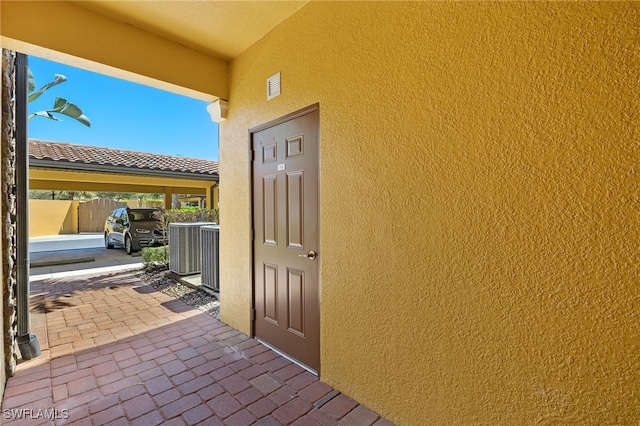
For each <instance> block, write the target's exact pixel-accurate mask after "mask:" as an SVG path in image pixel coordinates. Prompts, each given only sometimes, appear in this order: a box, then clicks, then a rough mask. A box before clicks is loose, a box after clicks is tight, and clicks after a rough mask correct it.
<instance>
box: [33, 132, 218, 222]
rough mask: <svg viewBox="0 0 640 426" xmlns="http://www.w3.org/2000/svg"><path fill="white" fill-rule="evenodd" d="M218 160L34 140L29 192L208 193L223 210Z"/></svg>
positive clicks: (168, 197)
mask: <svg viewBox="0 0 640 426" xmlns="http://www.w3.org/2000/svg"><path fill="white" fill-rule="evenodd" d="M218 179H219V176H218V162H216V161H211V160H199V159H193V158H185V157H176V156H170V155H160V154H152V153H146V152H136V151H126V150H120V149H112V148H103V147H95V146H85V145H75V144H70V143H64V142H53V141H43V140H36V139H31V140H29V189H40V190H66V191H101V192H139V193H149V194H158V193H159V194H164V200H165V201H164V202H165V208H171V199H172V196H173V195H174V194H190V195H204V196H205V197H206V208H208V209H210V208H215V207H217V206H218Z"/></svg>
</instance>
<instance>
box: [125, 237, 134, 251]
mask: <svg viewBox="0 0 640 426" xmlns="http://www.w3.org/2000/svg"><path fill="white" fill-rule="evenodd" d="M124 249H125V250H126V252H127V254H132V253H133V244H132V243H131V237H130V236H128V235H127V236H126V237H124Z"/></svg>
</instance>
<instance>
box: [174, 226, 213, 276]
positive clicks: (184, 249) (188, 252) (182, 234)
mask: <svg viewBox="0 0 640 426" xmlns="http://www.w3.org/2000/svg"><path fill="white" fill-rule="evenodd" d="M211 224H212V223H211V222H197V223H170V224H169V270H171V271H172V272H175V273H176V274H178V275H190V274H197V273H198V272H200V267H201V264H200V262H201V261H200V227H201V226H204V225H211Z"/></svg>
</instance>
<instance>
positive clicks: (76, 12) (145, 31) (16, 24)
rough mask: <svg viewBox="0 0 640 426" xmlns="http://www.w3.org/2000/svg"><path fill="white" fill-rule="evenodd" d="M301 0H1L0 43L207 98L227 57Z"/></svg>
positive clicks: (223, 82) (224, 89) (222, 93)
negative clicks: (270, 0) (267, 0)
mask: <svg viewBox="0 0 640 426" xmlns="http://www.w3.org/2000/svg"><path fill="white" fill-rule="evenodd" d="M307 2H308V1H307V0H303V1H284V2H266V1H188V0H187V1H184V0H183V1H170V2H169V1H118V2H114V1H103V0H92V1H7V0H3V1H2V2H0V20H1V21H0V44H1V45H2V47H3V48H7V49H11V50H15V51H18V52H22V53H26V54H29V55H36V56H39V57H43V58H45V59H49V60H53V61H57V62H61V63H65V64H68V65H72V66H76V67H79V68H83V69H87V70H90V71H95V72H99V73H102V74H106V75H110V76H113V77H117V78H122V79H125V80H129V81H134V82H136V83H141V84H146V85H149V86H153V87H156V88H160V89H163V90H168V91H171V92H175V93H179V94H182V95H186V96H190V97H193V98H197V99H201V100H204V101H209V102H213V101H215V100H216V99H219V98H222V99H229V88H228V66H229V61H230V60H231V59H233V58H235V57H237V56H238V55H240V54H241V53H242V52H243V51H244V50H246V49H247V48H248V47H249V46H250V45H252V44H253V43H255V42H256V41H258V40H259V39H260V38H262V37H263V36H264V35H265V34H267V33H268V32H269V31H270V30H271V29H273V28H274V27H275V26H277V25H278V24H279V23H280V22H282V21H283V20H285V19H286V18H288V17H289V16H291V15H292V14H293V13H295V12H296V11H297V10H299V9H300V8H301V7H303V6H304V5H305V4H306V3H307Z"/></svg>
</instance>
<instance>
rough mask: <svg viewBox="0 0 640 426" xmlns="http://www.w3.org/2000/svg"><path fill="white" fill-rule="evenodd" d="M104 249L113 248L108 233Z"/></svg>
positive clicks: (105, 235) (105, 236)
mask: <svg viewBox="0 0 640 426" xmlns="http://www.w3.org/2000/svg"><path fill="white" fill-rule="evenodd" d="M104 247H105V248H107V249H112V248H113V244H111V241H109V234H107V233H106V232H105V233H104Z"/></svg>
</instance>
